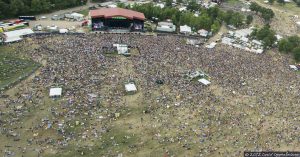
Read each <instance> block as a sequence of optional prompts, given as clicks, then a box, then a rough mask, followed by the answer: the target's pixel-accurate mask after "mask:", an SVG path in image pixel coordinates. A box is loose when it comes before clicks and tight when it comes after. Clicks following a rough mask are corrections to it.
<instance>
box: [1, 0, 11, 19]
mask: <svg viewBox="0 0 300 157" xmlns="http://www.w3.org/2000/svg"><path fill="white" fill-rule="evenodd" d="M9 13H10V11H9V5H8V4H7V3H5V2H3V1H2V0H0V19H3V18H5V17H6V16H10V14H9Z"/></svg>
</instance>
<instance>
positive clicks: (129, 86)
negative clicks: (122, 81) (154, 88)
mask: <svg viewBox="0 0 300 157" xmlns="http://www.w3.org/2000/svg"><path fill="white" fill-rule="evenodd" d="M125 90H126V92H135V91H137V89H136V87H135V85H134V84H133V83H128V84H126V85H125Z"/></svg>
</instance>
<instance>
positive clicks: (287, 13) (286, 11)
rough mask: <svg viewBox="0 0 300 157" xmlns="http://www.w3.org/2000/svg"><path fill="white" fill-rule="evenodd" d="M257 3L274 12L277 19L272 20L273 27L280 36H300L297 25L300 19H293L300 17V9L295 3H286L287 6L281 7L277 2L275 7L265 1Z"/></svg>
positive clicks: (259, 0) (260, 0)
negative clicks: (295, 16) (296, 16)
mask: <svg viewBox="0 0 300 157" xmlns="http://www.w3.org/2000/svg"><path fill="white" fill-rule="evenodd" d="M255 2H257V3H258V4H259V5H261V6H263V7H266V8H270V9H272V10H273V11H274V13H275V17H274V18H273V19H272V22H271V27H272V29H274V30H275V31H276V32H277V33H278V34H280V35H282V36H291V35H298V36H300V28H299V27H297V25H296V23H295V21H300V19H299V18H298V19H293V18H292V17H293V16H294V15H298V16H299V14H300V7H297V6H296V4H295V3H294V2H291V3H286V5H279V4H278V3H276V2H275V3H274V4H273V5H270V4H265V3H264V2H263V0H255Z"/></svg>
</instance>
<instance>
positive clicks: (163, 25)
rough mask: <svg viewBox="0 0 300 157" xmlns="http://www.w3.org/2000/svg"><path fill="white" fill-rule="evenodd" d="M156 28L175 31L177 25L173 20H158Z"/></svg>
mask: <svg viewBox="0 0 300 157" xmlns="http://www.w3.org/2000/svg"><path fill="white" fill-rule="evenodd" d="M156 30H157V31H160V32H175V30H176V26H175V25H174V24H173V23H171V22H158V24H157V27H156Z"/></svg>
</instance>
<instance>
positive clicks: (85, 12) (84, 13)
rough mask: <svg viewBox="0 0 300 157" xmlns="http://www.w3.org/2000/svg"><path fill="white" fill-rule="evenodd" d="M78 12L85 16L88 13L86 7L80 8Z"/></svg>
mask: <svg viewBox="0 0 300 157" xmlns="http://www.w3.org/2000/svg"><path fill="white" fill-rule="evenodd" d="M78 13H79V14H83V15H84V16H87V15H88V14H89V10H88V9H84V10H80V11H79V12H78Z"/></svg>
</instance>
